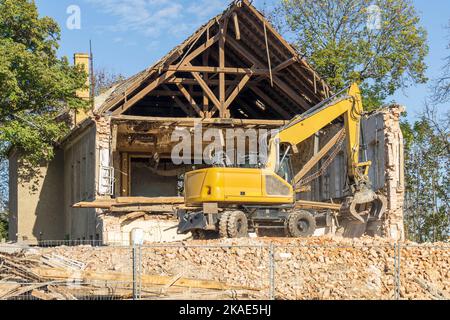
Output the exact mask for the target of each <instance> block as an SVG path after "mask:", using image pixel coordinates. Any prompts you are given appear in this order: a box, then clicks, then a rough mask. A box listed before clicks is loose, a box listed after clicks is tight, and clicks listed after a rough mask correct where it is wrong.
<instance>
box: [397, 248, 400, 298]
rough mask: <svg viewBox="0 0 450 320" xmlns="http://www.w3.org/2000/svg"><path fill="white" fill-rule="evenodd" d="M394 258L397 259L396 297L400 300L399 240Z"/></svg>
mask: <svg viewBox="0 0 450 320" xmlns="http://www.w3.org/2000/svg"><path fill="white" fill-rule="evenodd" d="M396 259H397V270H396V272H397V291H396V299H397V300H400V291H401V290H400V288H401V278H400V277H401V244H400V241H398V242H397V253H396Z"/></svg>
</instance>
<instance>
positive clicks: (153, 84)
mask: <svg viewBox="0 0 450 320" xmlns="http://www.w3.org/2000/svg"><path fill="white" fill-rule="evenodd" d="M218 40H219V37H218V36H215V37H213V38H211V39H209V40H208V41H206V42H205V43H204V44H202V45H200V47H199V48H197V49H196V50H194V51H193V52H192V53H190V54H189V55H187V56H186V57H185V58H184V60H183V64H184V65H190V66H192V65H191V64H190V62H191V61H192V60H193V59H194V58H196V57H197V56H198V55H200V54H201V53H202V52H204V51H205V50H206V49H208V48H209V47H211V46H212V45H213V44H215V43H216V42H217V41H218ZM176 71H178V70H176V69H175V70H174V71H167V72H165V73H164V74H163V75H161V76H159V77H158V78H157V79H156V80H154V81H152V82H151V83H150V84H149V85H148V86H147V87H145V88H144V89H142V90H141V91H140V92H139V93H137V94H136V95H135V96H133V97H132V98H131V99H129V100H128V101H127V102H126V103H124V104H123V105H122V106H121V107H119V108H117V109H116V110H115V111H114V112H113V115H118V114H121V113H124V112H126V111H127V110H128V109H130V108H131V107H132V106H134V105H135V104H136V103H137V102H138V101H139V100H141V99H142V98H143V97H144V96H146V95H147V94H148V93H149V92H151V91H152V90H154V89H156V88H157V87H158V86H160V85H161V84H163V83H165V82H166V81H167V80H168V79H170V78H171V77H172V76H173V75H174V74H175V72H176Z"/></svg>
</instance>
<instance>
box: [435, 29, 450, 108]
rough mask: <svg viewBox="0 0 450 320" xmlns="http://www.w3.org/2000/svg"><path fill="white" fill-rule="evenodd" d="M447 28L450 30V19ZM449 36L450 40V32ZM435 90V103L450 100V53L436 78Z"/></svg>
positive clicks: (448, 46)
mask: <svg viewBox="0 0 450 320" xmlns="http://www.w3.org/2000/svg"><path fill="white" fill-rule="evenodd" d="M447 30H448V31H450V20H449V23H448V26H447ZM447 38H448V39H449V40H450V32H449V34H448V35H447ZM447 49H449V50H450V43H449V44H448V45H447ZM433 91H434V92H433V97H432V102H433V103H447V102H449V101H450V55H449V56H447V57H446V58H445V65H444V67H443V68H442V74H441V76H440V77H438V78H437V79H436V80H435V85H434V88H433Z"/></svg>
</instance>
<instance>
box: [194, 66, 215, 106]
mask: <svg viewBox="0 0 450 320" xmlns="http://www.w3.org/2000/svg"><path fill="white" fill-rule="evenodd" d="M191 74H192V76H193V77H194V78H195V80H197V82H198V84H199V85H200V87H202V89H203V91H204V92H205V93H206V95H207V96H208V98H209V99H210V100H211V101H212V103H213V104H214V106H215V107H216V108H217V110H220V102H219V100H218V99H217V97H216V95H215V94H214V92H212V90H211V88H210V87H208V84H207V83H206V82H205V80H203V78H202V76H201V75H200V73H198V72H191Z"/></svg>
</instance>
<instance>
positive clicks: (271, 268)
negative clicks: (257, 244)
mask: <svg viewBox="0 0 450 320" xmlns="http://www.w3.org/2000/svg"><path fill="white" fill-rule="evenodd" d="M269 279H270V289H269V290H270V291H269V299H270V300H275V246H274V245H273V243H270V246H269Z"/></svg>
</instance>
